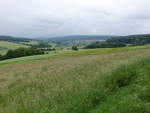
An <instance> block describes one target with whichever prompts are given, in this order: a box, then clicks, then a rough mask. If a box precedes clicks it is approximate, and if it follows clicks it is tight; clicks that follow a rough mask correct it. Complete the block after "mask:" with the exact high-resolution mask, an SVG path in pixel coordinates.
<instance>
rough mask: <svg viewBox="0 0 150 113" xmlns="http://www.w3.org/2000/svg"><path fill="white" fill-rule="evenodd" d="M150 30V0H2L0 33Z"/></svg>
mask: <svg viewBox="0 0 150 113" xmlns="http://www.w3.org/2000/svg"><path fill="white" fill-rule="evenodd" d="M145 33H150V0H0V35H12V36H21V37H53V36H61V35H80V34H81V35H84V34H86V35H128V34H145Z"/></svg>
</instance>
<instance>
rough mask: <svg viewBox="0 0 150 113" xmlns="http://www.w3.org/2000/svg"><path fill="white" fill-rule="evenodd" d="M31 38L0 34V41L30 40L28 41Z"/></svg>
mask: <svg viewBox="0 0 150 113" xmlns="http://www.w3.org/2000/svg"><path fill="white" fill-rule="evenodd" d="M32 40H33V39H28V38H18V37H12V36H6V35H0V41H8V42H30V41H32Z"/></svg>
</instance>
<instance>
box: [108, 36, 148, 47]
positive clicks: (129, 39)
mask: <svg viewBox="0 0 150 113" xmlns="http://www.w3.org/2000/svg"><path fill="white" fill-rule="evenodd" d="M107 42H115V43H120V42H121V43H125V44H131V45H145V44H150V34H146V35H130V36H122V37H116V38H110V39H107Z"/></svg>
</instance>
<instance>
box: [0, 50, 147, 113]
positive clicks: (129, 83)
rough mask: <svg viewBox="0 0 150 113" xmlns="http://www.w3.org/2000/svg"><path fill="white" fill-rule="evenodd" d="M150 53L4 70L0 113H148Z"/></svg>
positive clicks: (55, 61) (0, 76)
mask: <svg viewBox="0 0 150 113" xmlns="http://www.w3.org/2000/svg"><path fill="white" fill-rule="evenodd" d="M149 53H150V52H149V49H148V50H138V51H131V52H122V53H115V54H108V55H107V54H105V55H90V56H78V57H64V58H56V59H47V60H43V61H39V62H32V63H27V64H14V65H13V66H8V67H1V68H0V81H1V83H0V113H149V94H148V93H147V92H148V91H149V89H148V88H149V87H148V86H149V85H150V84H149V83H147V82H148V81H149V76H148V75H149V70H150V69H149V65H150V60H149V58H148V57H149ZM147 58H148V59H147ZM128 101H129V103H128ZM125 106H126V107H125Z"/></svg>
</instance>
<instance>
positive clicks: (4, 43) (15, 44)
mask: <svg viewBox="0 0 150 113" xmlns="http://www.w3.org/2000/svg"><path fill="white" fill-rule="evenodd" d="M38 43H39V41H37V40H33V39H28V38H17V37H12V36H2V35H1V36H0V53H1V54H4V53H6V51H7V50H8V49H17V48H19V47H30V45H35V44H38Z"/></svg>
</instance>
